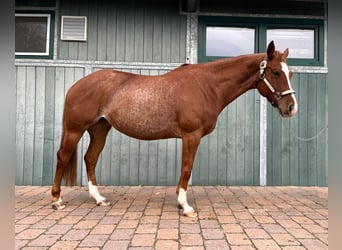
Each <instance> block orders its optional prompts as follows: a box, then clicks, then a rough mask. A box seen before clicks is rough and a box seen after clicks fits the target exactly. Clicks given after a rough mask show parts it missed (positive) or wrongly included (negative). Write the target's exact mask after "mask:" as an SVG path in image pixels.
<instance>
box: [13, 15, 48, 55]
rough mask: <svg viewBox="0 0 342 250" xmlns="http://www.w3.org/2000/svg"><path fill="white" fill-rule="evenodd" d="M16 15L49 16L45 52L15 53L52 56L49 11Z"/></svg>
mask: <svg viewBox="0 0 342 250" xmlns="http://www.w3.org/2000/svg"><path fill="white" fill-rule="evenodd" d="M15 16H16V17H17V16H27V17H47V25H46V46H45V52H15V55H16V56H50V35H51V34H50V30H51V28H50V24H51V14H49V13H15Z"/></svg>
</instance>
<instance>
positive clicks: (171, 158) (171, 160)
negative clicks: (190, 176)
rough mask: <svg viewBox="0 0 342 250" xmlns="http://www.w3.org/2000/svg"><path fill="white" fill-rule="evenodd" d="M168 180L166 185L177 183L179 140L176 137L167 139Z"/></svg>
mask: <svg viewBox="0 0 342 250" xmlns="http://www.w3.org/2000/svg"><path fill="white" fill-rule="evenodd" d="M166 152H167V153H166V176H167V178H166V182H165V185H169V186H170V185H176V184H177V181H176V169H177V167H176V166H177V160H176V159H177V141H176V139H168V140H167V149H166Z"/></svg>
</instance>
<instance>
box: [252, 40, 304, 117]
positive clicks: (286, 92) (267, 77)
mask: <svg viewBox="0 0 342 250" xmlns="http://www.w3.org/2000/svg"><path fill="white" fill-rule="evenodd" d="M288 54H289V50H288V49H286V50H285V51H284V53H280V52H279V51H275V47H274V43H273V41H271V42H270V44H269V45H268V47H267V56H266V58H265V60H263V61H262V62H261V63H260V72H259V81H258V84H257V89H258V90H259V92H260V94H261V95H262V96H264V97H266V98H267V99H268V101H269V102H270V103H271V104H272V106H274V107H276V108H278V110H279V112H280V115H281V116H282V117H291V116H294V115H295V114H296V113H297V108H298V106H297V101H296V97H295V91H294V90H293V89H292V87H291V83H290V79H291V77H292V72H291V71H290V70H289V68H288V66H287V63H286V58H287V56H288Z"/></svg>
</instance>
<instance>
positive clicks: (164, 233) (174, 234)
mask: <svg viewBox="0 0 342 250" xmlns="http://www.w3.org/2000/svg"><path fill="white" fill-rule="evenodd" d="M178 235H179V231H178V229H177V228H170V229H166V228H165V229H159V230H158V234H157V238H158V239H164V240H178Z"/></svg>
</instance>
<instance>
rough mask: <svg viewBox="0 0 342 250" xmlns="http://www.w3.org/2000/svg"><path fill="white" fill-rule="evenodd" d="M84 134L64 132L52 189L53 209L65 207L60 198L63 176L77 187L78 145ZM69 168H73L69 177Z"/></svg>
mask: <svg viewBox="0 0 342 250" xmlns="http://www.w3.org/2000/svg"><path fill="white" fill-rule="evenodd" d="M82 134H83V131H76V132H75V131H68V130H64V131H63V135H62V140H61V145H60V148H59V150H58V152H57V166H56V173H55V178H54V182H53V185H52V189H51V194H52V208H53V209H56V210H59V209H63V208H64V207H65V205H64V203H63V201H62V199H61V197H60V194H61V182H62V178H63V175H64V177H65V178H66V182H67V184H71V185H75V177H76V172H75V171H76V164H77V162H76V160H77V143H78V141H79V140H80V138H81V136H82ZM67 167H69V168H71V169H70V170H69V172H68V174H70V175H69V176H65V173H64V172H65V170H66V168H67Z"/></svg>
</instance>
